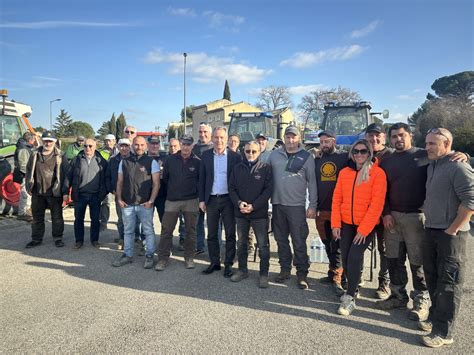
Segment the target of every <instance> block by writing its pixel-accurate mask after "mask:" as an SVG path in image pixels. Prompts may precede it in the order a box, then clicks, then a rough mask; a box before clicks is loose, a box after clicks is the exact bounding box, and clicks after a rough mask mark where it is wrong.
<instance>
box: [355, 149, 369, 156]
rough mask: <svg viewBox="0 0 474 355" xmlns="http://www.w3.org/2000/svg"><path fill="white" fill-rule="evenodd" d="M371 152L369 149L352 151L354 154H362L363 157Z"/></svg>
mask: <svg viewBox="0 0 474 355" xmlns="http://www.w3.org/2000/svg"><path fill="white" fill-rule="evenodd" d="M368 152H369V151H368V150H367V149H352V154H354V155H356V154H362V155H365V154H367V153H368Z"/></svg>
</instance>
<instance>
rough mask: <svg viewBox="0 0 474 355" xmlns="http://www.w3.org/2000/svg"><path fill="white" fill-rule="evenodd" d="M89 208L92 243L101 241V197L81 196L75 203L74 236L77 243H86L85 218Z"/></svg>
mask: <svg viewBox="0 0 474 355" xmlns="http://www.w3.org/2000/svg"><path fill="white" fill-rule="evenodd" d="M87 206H89V216H90V218H91V228H90V239H91V242H97V241H98V240H99V230H100V221H99V217H100V200H99V195H98V194H96V195H79V199H77V200H75V201H74V236H75V237H76V242H81V243H83V242H84V216H85V215H86V208H87Z"/></svg>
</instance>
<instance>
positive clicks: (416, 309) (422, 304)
mask: <svg viewBox="0 0 474 355" xmlns="http://www.w3.org/2000/svg"><path fill="white" fill-rule="evenodd" d="M429 314H430V309H429V305H428V300H427V299H426V298H424V297H423V295H422V294H419V295H417V296H415V298H414V299H413V308H412V309H411V310H410V312H409V313H408V319H411V320H417V321H425V320H427V319H428V316H429Z"/></svg>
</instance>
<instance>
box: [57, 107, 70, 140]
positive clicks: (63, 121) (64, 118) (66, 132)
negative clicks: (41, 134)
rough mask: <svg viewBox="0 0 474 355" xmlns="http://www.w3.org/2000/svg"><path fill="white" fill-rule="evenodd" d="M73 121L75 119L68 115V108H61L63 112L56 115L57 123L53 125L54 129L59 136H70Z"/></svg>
mask: <svg viewBox="0 0 474 355" xmlns="http://www.w3.org/2000/svg"><path fill="white" fill-rule="evenodd" d="M72 122H73V120H72V118H71V115H68V113H67V112H66V110H64V109H61V112H60V113H59V115H58V117H56V123H55V125H54V126H53V130H54V132H55V133H56V135H57V136H58V138H61V137H68V136H70V135H71V130H70V126H71V124H72Z"/></svg>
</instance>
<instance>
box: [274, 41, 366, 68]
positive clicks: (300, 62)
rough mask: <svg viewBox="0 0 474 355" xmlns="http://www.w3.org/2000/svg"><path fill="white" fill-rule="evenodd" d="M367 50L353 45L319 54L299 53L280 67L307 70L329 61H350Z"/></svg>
mask: <svg viewBox="0 0 474 355" xmlns="http://www.w3.org/2000/svg"><path fill="white" fill-rule="evenodd" d="M366 49H367V47H362V46H359V45H357V44H353V45H351V46H345V47H335V48H330V49H325V50H322V51H319V52H297V53H295V54H293V55H292V56H291V57H290V58H288V59H285V60H283V61H281V62H280V65H282V66H290V67H293V68H305V67H309V66H313V65H318V64H321V63H324V62H328V61H342V60H348V59H351V58H354V57H356V56H358V55H359V54H361V53H362V52H364V51H365V50H366Z"/></svg>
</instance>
